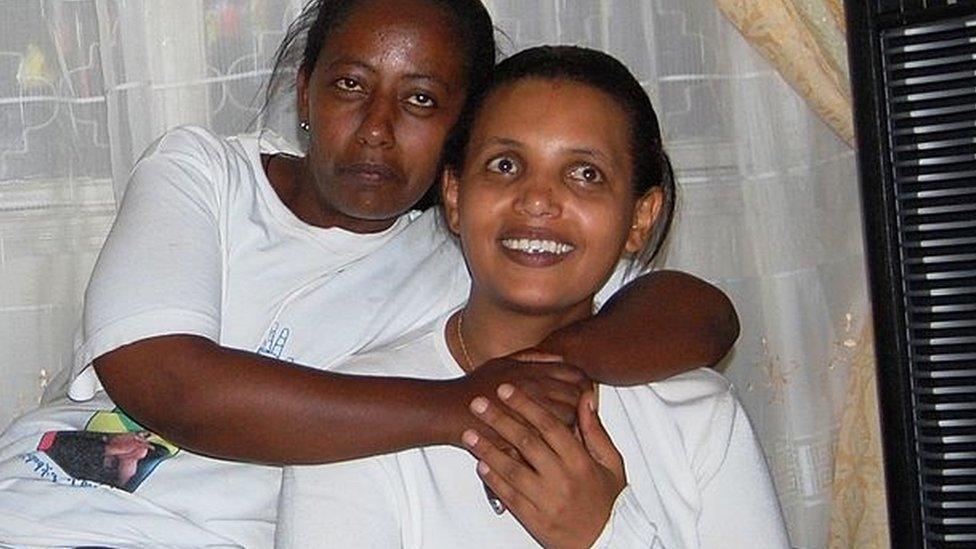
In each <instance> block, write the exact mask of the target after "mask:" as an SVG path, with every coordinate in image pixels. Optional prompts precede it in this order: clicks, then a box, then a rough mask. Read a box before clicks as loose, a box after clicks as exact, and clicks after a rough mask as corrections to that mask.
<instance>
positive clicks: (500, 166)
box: [487, 156, 519, 175]
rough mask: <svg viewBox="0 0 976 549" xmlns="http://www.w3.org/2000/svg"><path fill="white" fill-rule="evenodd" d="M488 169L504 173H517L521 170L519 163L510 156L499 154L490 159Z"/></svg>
mask: <svg viewBox="0 0 976 549" xmlns="http://www.w3.org/2000/svg"><path fill="white" fill-rule="evenodd" d="M487 168H488V171H490V172H495V173H500V174H504V175H515V174H517V173H518V171H519V167H518V163H516V162H515V159H513V158H511V157H508V156H499V157H497V158H493V159H491V160H489V161H488V166H487Z"/></svg>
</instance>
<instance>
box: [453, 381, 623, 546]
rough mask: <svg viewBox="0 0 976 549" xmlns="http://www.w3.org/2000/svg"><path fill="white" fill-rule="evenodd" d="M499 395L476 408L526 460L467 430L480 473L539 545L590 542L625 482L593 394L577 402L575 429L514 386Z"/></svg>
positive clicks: (479, 399) (475, 403)
mask: <svg viewBox="0 0 976 549" xmlns="http://www.w3.org/2000/svg"><path fill="white" fill-rule="evenodd" d="M497 395H498V397H499V398H500V399H501V401H502V402H503V405H499V404H498V403H497V402H492V401H490V400H489V399H487V398H485V397H477V398H475V399H473V400H472V402H471V411H472V412H473V413H474V414H475V415H476V416H477V417H478V418H480V419H481V420H482V421H483V422H484V423H485V425H486V426H487V427H488V428H490V430H491V431H493V432H494V433H497V434H498V435H499V436H501V437H502V438H503V439H504V440H505V441H506V442H507V443H508V444H511V446H512V447H514V449H515V450H517V451H518V453H519V454H520V456H521V458H522V460H521V461H520V460H519V459H516V458H513V457H512V456H511V454H510V453H509V452H506V451H504V450H503V449H501V448H499V446H498V445H496V444H495V443H493V442H492V441H491V440H489V439H488V438H487V437H484V436H481V435H480V430H477V429H469V430H467V431H465V432H464V434H463V436H462V439H463V442H464V444H465V446H466V447H467V448H468V449H469V450H470V451H471V453H472V454H474V456H475V457H476V458H478V460H479V461H478V474H479V475H480V476H481V478H482V479H483V480H484V482H485V484H486V485H487V486H489V487H490V488H491V489H492V490H493V491H494V493H495V494H496V495H497V496H498V497H499V498H500V499H501V501H502V503H504V504H505V506H506V507H507V508H508V509H509V510H510V511H511V512H512V514H513V515H514V516H515V518H516V519H518V521H519V522H520V523H521V524H522V525H523V526H524V527H525V529H526V530H527V531H528V532H529V533H530V534H531V535H532V537H534V538H535V539H536V541H538V542H539V543H540V544H541V545H542V546H544V547H549V548H564V547H567V548H568V547H590V546H591V545H592V544H593V542H594V541H596V539H597V538H598V536H599V535H600V532H602V531H603V528H604V527H605V525H606V523H607V521H608V520H609V518H610V514H611V510H612V508H613V504H614V501H615V500H616V498H617V496H618V495H619V494H620V492H621V491H622V490H623V489H624V486H626V484H627V481H626V476H625V473H624V464H623V458H622V457H621V456H620V453H619V452H618V451H617V449H616V447H614V445H613V442H612V441H611V440H610V437H609V435H608V434H607V432H606V430H605V429H604V428H603V425H602V424H601V423H600V419H599V417H598V416H597V413H596V406H595V399H594V393H593V391H592V390H590V391H588V392H586V393H584V394H583V396H582V397H581V398H580V399H579V404H578V408H577V413H578V419H579V422H578V427H577V428H576V429H575V430H573V429H572V428H571V427H568V426H567V425H566V424H565V423H564V422H562V421H560V418H558V417H556V416H555V415H554V414H553V413H551V412H550V411H548V410H547V409H546V408H544V407H542V406H540V405H539V404H538V403H537V402H536V401H535V400H534V399H533V398H532V397H530V396H529V395H528V394H526V393H525V392H524V391H522V390H520V389H518V388H516V387H515V386H513V385H511V384H507V383H506V384H503V385H501V386H499V387H498V390H497Z"/></svg>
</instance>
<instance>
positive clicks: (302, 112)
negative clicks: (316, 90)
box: [295, 67, 312, 122]
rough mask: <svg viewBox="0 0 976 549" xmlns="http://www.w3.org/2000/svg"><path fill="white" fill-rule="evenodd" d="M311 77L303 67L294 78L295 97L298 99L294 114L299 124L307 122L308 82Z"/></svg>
mask: <svg viewBox="0 0 976 549" xmlns="http://www.w3.org/2000/svg"><path fill="white" fill-rule="evenodd" d="M311 77H312V75H311V73H309V72H306V71H305V67H299V68H298V74H297V75H296V76H295V95H296V97H297V99H298V105H296V113H297V114H298V121H299V122H308V110H309V109H308V81H309V79H310V78H311Z"/></svg>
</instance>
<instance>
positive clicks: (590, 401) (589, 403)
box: [586, 395, 596, 412]
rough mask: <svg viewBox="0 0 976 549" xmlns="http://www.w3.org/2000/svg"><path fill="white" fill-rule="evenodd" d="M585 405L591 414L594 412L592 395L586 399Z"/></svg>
mask: <svg viewBox="0 0 976 549" xmlns="http://www.w3.org/2000/svg"><path fill="white" fill-rule="evenodd" d="M586 399H587V400H586V405H587V406H589V407H590V411H591V412H596V398H594V397H593V395H590V396H588V397H586Z"/></svg>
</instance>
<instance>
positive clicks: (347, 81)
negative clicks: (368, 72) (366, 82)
mask: <svg viewBox="0 0 976 549" xmlns="http://www.w3.org/2000/svg"><path fill="white" fill-rule="evenodd" d="M335 87H337V88H339V89H340V90H342V91H348V92H357V91H361V90H362V89H363V87H362V86H360V85H359V82H357V81H356V80H354V79H352V78H347V77H342V78H339V79H338V80H336V81H335Z"/></svg>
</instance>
